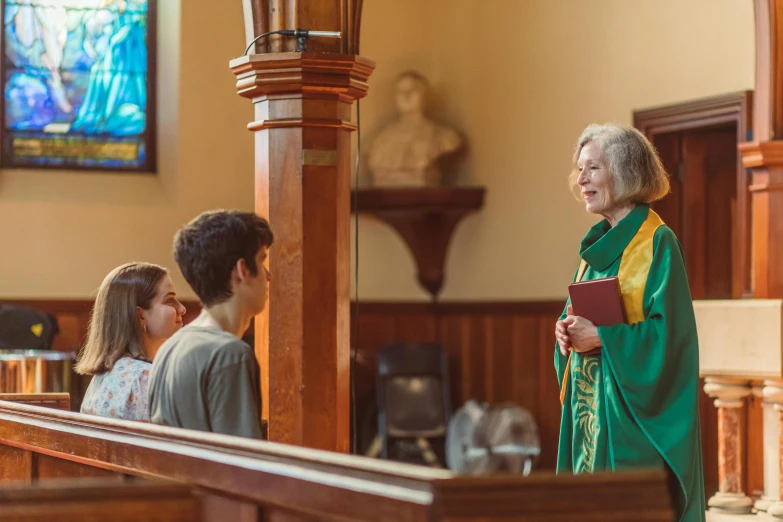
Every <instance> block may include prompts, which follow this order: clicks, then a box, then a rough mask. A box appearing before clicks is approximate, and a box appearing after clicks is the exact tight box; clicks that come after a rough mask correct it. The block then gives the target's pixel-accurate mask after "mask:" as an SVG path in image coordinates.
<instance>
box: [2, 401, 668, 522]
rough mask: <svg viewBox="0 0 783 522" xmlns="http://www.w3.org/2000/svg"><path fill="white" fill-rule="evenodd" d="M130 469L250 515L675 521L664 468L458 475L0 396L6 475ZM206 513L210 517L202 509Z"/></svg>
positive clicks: (114, 473)
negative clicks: (5, 399) (572, 473)
mask: <svg viewBox="0 0 783 522" xmlns="http://www.w3.org/2000/svg"><path fill="white" fill-rule="evenodd" d="M123 475H131V476H135V477H142V478H146V479H154V480H161V481H174V482H177V483H180V484H185V485H187V486H190V487H192V488H194V489H195V490H196V491H198V492H200V493H202V494H203V496H204V499H205V501H206V502H207V503H208V504H209V505H212V506H214V505H215V504H216V503H218V504H220V505H221V507H220V509H217V510H215V511H216V512H219V513H222V515H221V516H223V517H226V518H223V519H225V520H228V519H230V517H229V516H227V515H226V514H227V513H232V512H233V513H234V514H235V515H236V516H237V517H239V516H240V514H243V515H242V516H243V517H244V518H243V520H252V521H256V520H261V519H264V520H268V519H270V518H271V519H275V518H278V517H280V516H289V517H290V516H294V518H300V519H301V518H304V519H310V520H323V521H327V520H328V521H332V520H334V521H337V520H340V521H346V520H355V521H370V520H373V521H385V520H389V521H392V520H393V521H398V520H408V521H422V522H424V521H427V522H430V521H436V520H455V521H474V520H475V521H478V520H482V521H492V520H504V521H507V520H523V521H524V520H531V521H532V520H536V521H548V520H551V521H555V520H557V521H567V520H579V521H580V522H585V521H599V520H601V521H604V520H624V521H629V522H632V521H653V520H655V521H665V520H673V508H672V503H671V499H670V496H669V482H668V477H667V476H666V475H665V473H664V472H663V471H662V470H661V471H649V472H638V473H618V474H599V475H582V476H570V475H558V476H555V475H553V474H541V475H533V476H530V477H520V476H503V477H485V478H476V477H458V476H455V475H454V474H452V473H451V472H449V471H445V470H437V469H430V468H425V467H419V466H411V465H405V464H399V463H391V462H386V461H378V460H374V459H369V458H365V457H356V456H351V455H342V454H338V453H331V452H324V451H317V450H311V449H306V448H301V447H293V446H286V445H282V444H275V443H269V442H265V441H254V440H249V439H242V438H238V437H231V436H225V435H217V434H212V433H202V432H196V431H190V430H181V429H177V428H168V427H162V426H154V425H149V424H145V423H137V422H129V421H118V420H112V419H104V418H99V417H93V416H88V415H81V414H77V413H72V412H66V411H58V410H54V409H50V408H41V407H36V406H29V405H25V404H16V403H10V402H0V480H5V481H22V482H28V483H33V482H35V481H39V480H42V479H51V478H73V477H104V478H113V479H115V480H117V481H120V480H121V479H122V476H123ZM206 518H209V517H205V519H206Z"/></svg>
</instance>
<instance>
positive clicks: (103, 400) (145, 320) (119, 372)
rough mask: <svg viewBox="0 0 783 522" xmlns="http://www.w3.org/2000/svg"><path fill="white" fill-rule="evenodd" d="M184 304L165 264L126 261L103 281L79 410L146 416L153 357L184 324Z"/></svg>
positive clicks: (84, 357) (81, 367)
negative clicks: (89, 378)
mask: <svg viewBox="0 0 783 522" xmlns="http://www.w3.org/2000/svg"><path fill="white" fill-rule="evenodd" d="M185 312H186V310H185V307H184V306H182V303H180V302H179V301H178V300H177V294H176V292H175V291H174V284H173V283H172V282H171V279H170V278H169V275H168V272H167V270H166V269H165V268H163V267H161V266H158V265H153V264H151V263H128V264H125V265H122V266H120V267H117V268H115V269H114V270H112V271H111V272H110V273H109V275H107V276H106V278H105V279H104V280H103V283H102V284H101V287H100V289H99V290H98V297H97V298H96V299H95V305H94V307H93V310H92V317H91V320H90V328H89V332H88V334H87V342H86V343H85V345H84V348H83V349H82V352H81V354H80V355H79V360H78V362H77V363H76V367H75V369H76V372H77V373H79V374H82V375H92V376H93V378H92V381H91V382H90V385H89V387H88V388H87V392H86V393H85V396H84V400H83V401H82V407H81V412H82V413H88V414H91V415H99V416H101V417H113V418H116V419H126V420H137V421H147V420H148V419H149V413H148V411H147V409H148V408H147V404H148V403H147V385H148V384H147V383H148V379H149V371H150V368H151V367H152V359H154V358H155V354H156V353H157V351H158V348H160V346H161V345H162V344H163V342H164V341H165V340H166V339H168V338H169V337H171V336H172V335H174V333H175V332H176V331H177V330H179V329H180V328H182V316H183V315H185Z"/></svg>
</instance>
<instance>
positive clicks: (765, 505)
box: [753, 495, 780, 511]
mask: <svg viewBox="0 0 783 522" xmlns="http://www.w3.org/2000/svg"><path fill="white" fill-rule="evenodd" d="M775 502H780V499H778V498H777V497H768V496H767V495H762V496H761V498H760V499H758V500H757V501H756V503H755V504H753V507H754V508H756V510H757V511H767V510H768V509H769V508H770V506H772V504H774V503H775Z"/></svg>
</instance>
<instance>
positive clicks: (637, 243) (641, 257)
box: [560, 209, 664, 406]
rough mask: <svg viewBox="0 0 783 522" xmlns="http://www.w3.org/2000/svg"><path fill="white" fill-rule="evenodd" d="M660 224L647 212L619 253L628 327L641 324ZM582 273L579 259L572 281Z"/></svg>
mask: <svg viewBox="0 0 783 522" xmlns="http://www.w3.org/2000/svg"><path fill="white" fill-rule="evenodd" d="M663 224H664V223H663V220H661V217H660V216H659V215H658V214H656V213H655V212H654V211H653V210H652V209H650V212H649V213H648V214H647V219H645V220H644V223H642V226H641V227H639V230H638V231H637V232H636V234H635V235H634V236H633V239H631V241H630V243H628V246H626V247H625V250H623V257H622V259H621V260H620V269H619V271H618V272H617V277H618V279H619V280H620V293H621V295H622V297H623V306H624V307H625V318H626V320H627V321H628V324H634V323H641V322H642V321H644V289H645V286H646V285H647V277H648V275H649V274H650V266H651V265H652V260H653V241H654V239H655V231H656V230H658V227H660V226H661V225H663ZM586 270H587V263H586V262H585V260H584V259H583V260H582V262H581V263H580V265H579V272H578V273H577V276H576V281H581V280H582V277H584V275H585V271H586ZM571 353H573V348H571V349H570V351H569V353H568V360H567V361H566V366H565V372H564V373H563V382H562V383H561V385H560V406H563V405H564V404H565V396H566V390H567V388H568V380H569V374H570V372H571Z"/></svg>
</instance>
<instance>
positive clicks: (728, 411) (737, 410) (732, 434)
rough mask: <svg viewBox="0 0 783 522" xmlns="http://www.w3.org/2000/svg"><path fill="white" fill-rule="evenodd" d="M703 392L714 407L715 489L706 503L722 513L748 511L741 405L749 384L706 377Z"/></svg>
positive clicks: (749, 500)
mask: <svg viewBox="0 0 783 522" xmlns="http://www.w3.org/2000/svg"><path fill="white" fill-rule="evenodd" d="M704 391H705V392H706V393H707V395H709V396H710V397H713V398H714V399H715V407H716V408H718V480H719V486H718V492H717V493H715V495H713V496H712V497H711V498H710V499H709V501H708V502H707V505H708V506H709V507H710V508H711V509H714V510H716V511H722V512H725V513H750V510H751V507H752V506H753V501H752V500H751V499H750V497H748V496H747V495H745V493H744V492H743V491H742V474H743V465H744V462H743V441H742V429H741V428H742V408H743V406H744V405H745V398H746V397H748V396H749V395H750V393H751V388H750V383H747V382H741V381H736V380H731V379H723V378H713V377H707V378H706V379H705V385H704Z"/></svg>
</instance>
